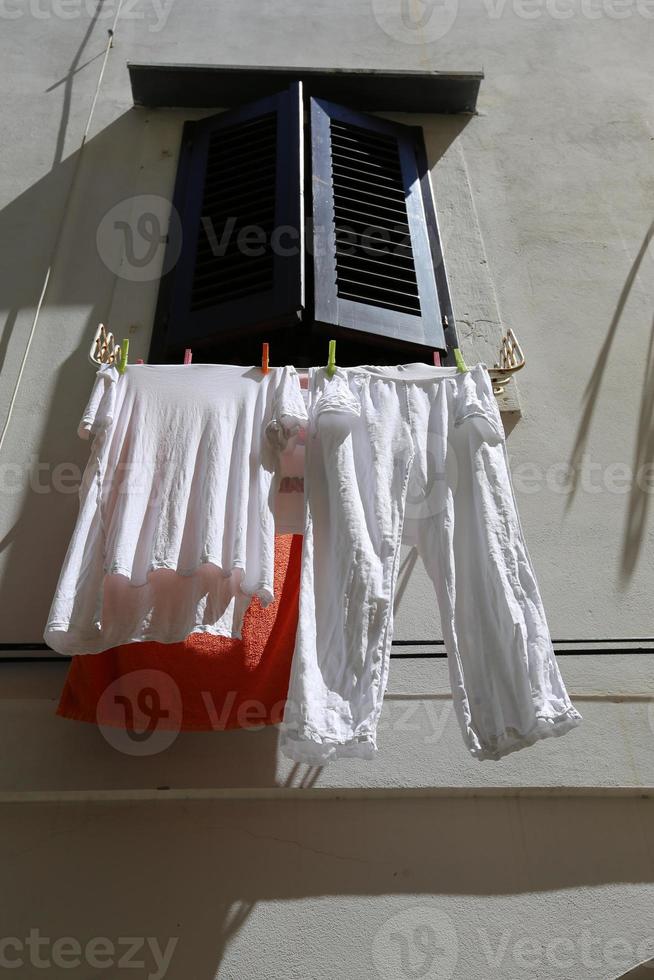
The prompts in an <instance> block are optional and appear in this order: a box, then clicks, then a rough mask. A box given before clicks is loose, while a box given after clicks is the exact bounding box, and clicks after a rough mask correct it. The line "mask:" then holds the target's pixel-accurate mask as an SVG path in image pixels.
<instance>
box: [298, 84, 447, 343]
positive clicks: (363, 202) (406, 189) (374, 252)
mask: <svg viewBox="0 0 654 980" xmlns="http://www.w3.org/2000/svg"><path fill="white" fill-rule="evenodd" d="M311 140H312V161H313V162H312V171H313V174H312V175H313V181H312V194H313V254H314V276H315V320H316V324H317V325H318V326H324V327H328V328H329V329H330V330H333V331H334V332H339V330H340V331H347V332H354V333H356V334H359V335H360V336H367V337H368V338H370V339H371V340H372V339H374V338H377V339H378V340H379V341H381V340H382V339H383V340H385V341H386V342H389V341H390V342H391V343H392V344H398V345H408V346H409V347H412V348H418V349H423V348H427V349H429V350H434V349H440V350H445V349H446V339H445V334H444V329H443V327H444V317H446V316H447V317H448V318H450V319H451V310H450V303H449V293H448V292H447V290H446V283H445V281H444V278H443V276H444V270H443V268H442V262H441V269H440V274H441V279H442V284H443V287H444V289H445V291H446V293H447V295H446V296H445V297H443V294H441V296H440V297H439V288H438V283H437V278H436V268H435V259H436V258H437V251H438V249H437V246H436V243H435V242H433V241H432V240H431V236H430V226H429V225H430V223H429V221H428V217H429V208H430V204H431V206H433V204H432V203H431V202H430V201H429V200H426V199H425V197H424V194H423V190H424V188H423V187H422V186H421V180H422V179H424V177H425V174H424V173H422V172H421V166H420V146H419V143H418V141H417V136H416V131H415V130H414V129H413V128H412V127H408V126H402V125H399V124H398V123H394V122H389V121H387V120H385V119H378V118H376V117H375V116H370V115H367V114H363V113H358V112H354V111H352V110H350V109H346V108H345V107H343V106H338V105H335V104H334V103H331V102H325V101H322V100H320V99H311ZM427 180H428V175H427ZM433 218H434V219H435V215H433ZM432 226H433V228H434V229H435V230H437V225H436V224H435V221H434V222H433V223H432ZM444 300H445V301H444Z"/></svg>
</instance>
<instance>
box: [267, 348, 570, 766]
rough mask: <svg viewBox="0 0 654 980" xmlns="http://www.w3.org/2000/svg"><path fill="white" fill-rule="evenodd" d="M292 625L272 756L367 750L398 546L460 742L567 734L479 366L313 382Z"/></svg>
mask: <svg viewBox="0 0 654 980" xmlns="http://www.w3.org/2000/svg"><path fill="white" fill-rule="evenodd" d="M310 384H311V403H310V429H309V434H308V438H307V450H306V473H305V495H306V509H305V538H304V549H303V556H302V580H301V589H300V617H299V625H298V632H297V638H296V647H295V654H294V658H293V666H292V671H291V682H290V688H289V700H288V703H287V707H286V712H285V715H284V722H283V725H282V740H281V746H282V749H283V751H284V752H285V753H286V754H287V755H289V756H290V757H291V758H293V759H296V760H299V761H306V762H312V763H316V762H326V761H328V760H330V759H333V758H337V757H339V756H359V757H364V758H366V757H369V756H371V755H373V754H374V752H375V750H376V729H377V723H378V720H379V715H380V712H381V707H382V701H383V696H384V691H385V688H386V681H387V677H388V663H389V656H390V644H391V638H392V628H393V624H392V603H393V595H394V589H395V582H396V578H397V569H398V556H399V547H400V542H401V540H402V536H403V535H404V540H405V541H407V542H409V543H413V544H414V545H415V546H416V548H417V549H418V551H419V553H420V555H421V556H422V558H423V561H424V563H425V566H426V568H427V571H428V574H429V575H430V577H431V579H432V581H433V583H434V587H435V591H436V595H437V599H438V605H439V607H440V613H441V622H442V629H443V636H444V640H445V645H446V650H447V653H448V662H449V669H450V677H451V683H452V695H453V699H454V705H455V709H456V713H457V717H458V719H459V722H460V725H461V729H462V732H463V736H464V740H465V742H466V745H467V746H468V748H469V750H470V751H471V753H472V754H473V755H474V756H476V757H477V758H479V759H488V758H492V759H497V758H499V757H501V756H502V755H505V754H506V753H508V752H511V751H514V750H515V749H518V748H521V747H523V746H525V745H530V744H532V743H533V742H534V741H536V740H537V739H540V738H545V737H547V736H550V735H560V734H563V733H564V732H565V731H568V730H569V729H570V728H572V727H574V726H575V725H577V724H579V721H580V720H581V719H580V716H579V714H578V713H577V712H576V710H575V709H574V708H573V706H572V705H571V703H570V700H569V698H568V695H567V693H566V690H565V687H564V685H563V682H562V680H561V676H560V674H559V671H558V667H557V665H556V660H555V658H554V654H553V650H552V644H551V641H550V638H549V632H548V629H547V623H546V620H545V615H544V611H543V606H542V602H541V599H540V595H539V592H538V587H537V584H536V580H535V576H534V572H533V568H532V565H531V562H530V559H529V556H528V553H527V549H526V546H525V543H524V536H523V533H522V529H521V527H520V522H519V518H518V515H517V510H516V506H515V499H514V495H513V490H512V487H511V481H510V476H509V469H508V463H507V456H506V448H505V444H504V437H503V432H502V427H501V421H500V417H499V411H498V409H497V404H496V402H495V398H494V396H493V394H492V389H491V385H490V379H489V377H488V374H487V372H486V371H485V369H484V368H483V367H482V366H479V367H476V368H474V369H473V370H472V371H471V372H469V373H468V374H466V375H458V374H456V372H455V371H452V370H448V369H440V370H439V369H430V368H426V367H425V366H424V365H409V366H407V367H405V368H371V369H349V370H347V371H339V372H338V374H337V375H336V377H335V378H334V379H332V380H331V381H330V380H328V379H327V378H326V377H325V374H324V372H323V371H322V370H316V371H314V372H312V377H311V381H310Z"/></svg>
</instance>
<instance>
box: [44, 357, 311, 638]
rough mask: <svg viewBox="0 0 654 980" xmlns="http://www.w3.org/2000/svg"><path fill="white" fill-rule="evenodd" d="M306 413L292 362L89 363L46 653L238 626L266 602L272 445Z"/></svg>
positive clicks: (287, 439)
mask: <svg viewBox="0 0 654 980" xmlns="http://www.w3.org/2000/svg"><path fill="white" fill-rule="evenodd" d="M305 422H306V408H305V404H304V400H303V397H302V392H301V389H300V384H299V379H298V376H297V373H296V371H295V369H294V368H292V367H278V368H271V369H270V372H269V373H268V374H263V373H262V371H261V370H260V368H257V367H240V366H232V365H217V364H193V365H168V364H166V365H146V364H143V365H130V366H128V368H127V370H126V372H125V374H124V375H122V376H121V375H119V374H118V372H117V370H116V369H115V368H114V367H102V368H100V370H99V371H98V374H97V379H96V382H95V385H94V387H93V391H92V393H91V398H90V400H89V403H88V405H87V408H86V411H85V412H84V415H83V417H82V420H81V423H80V428H79V433H80V435H81V436H82V437H86V438H88V437H89V435H92V436H93V437H94V438H93V444H92V449H91V458H90V460H89V463H88V466H87V468H86V470H85V473H84V477H83V480H82V486H81V488H80V511H79V516H78V520H77V525H76V527H75V530H74V532H73V537H72V540H71V543H70V546H69V549H68V553H67V555H66V558H65V561H64V566H63V569H62V572H61V576H60V579H59V584H58V586H57V590H56V593H55V597H54V601H53V603H52V608H51V610H50V616H49V619H48V624H47V626H46V630H45V640H46V642H47V643H48V644H49V645H50V646H51V647H52V648H53V649H54V650H57V651H58V652H60V653H66V654H68V653H73V654H78V653H98V652H100V651H101V650H106V649H108V648H109V647H112V646H116V645H118V644H120V643H132V642H138V641H143V640H156V641H159V642H162V643H174V642H178V641H181V640H183V639H184V638H185V637H186V636H188V634H189V633H192V632H208V633H213V634H215V635H221V636H236V637H238V636H239V635H240V627H241V622H242V618H243V614H244V612H245V609H246V608H247V605H248V603H249V601H250V599H251V597H252V596H253V595H258V596H259V598H260V599H261V601H262V603H263V604H264V605H267V604H268V603H270V602H271V601H272V599H273V582H274V535H275V523H274V497H275V490H276V482H277V479H276V478H277V475H278V468H279V467H278V463H279V454H280V452H281V451H285V450H287V449H290V447H291V446H292V442H293V437H294V436H295V434H296V433H297V431H298V429H299V427H300V426H301V425H303V424H304V423H305Z"/></svg>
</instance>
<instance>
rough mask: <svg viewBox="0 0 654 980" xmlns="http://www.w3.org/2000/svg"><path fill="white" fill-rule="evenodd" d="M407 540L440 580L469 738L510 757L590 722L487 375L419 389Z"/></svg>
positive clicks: (414, 404) (455, 688) (414, 402)
mask: <svg viewBox="0 0 654 980" xmlns="http://www.w3.org/2000/svg"><path fill="white" fill-rule="evenodd" d="M409 405H410V411H411V417H412V432H413V434H414V440H415V446H416V458H415V460H414V464H413V467H412V473H411V482H410V487H409V496H408V501H407V514H406V520H405V525H404V526H405V540H407V541H410V542H411V543H414V544H415V546H416V548H417V550H418V552H419V554H420V555H421V557H422V559H423V562H424V564H425V567H426V569H427V572H428V574H429V576H430V578H431V579H432V582H433V583H434V587H435V590H436V595H437V599H438V605H439V608H440V614H441V625H442V629H443V638H444V640H445V647H446V650H447V655H448V665H449V672H450V680H451V686H452V696H453V699H454V707H455V710H456V714H457V718H458V720H459V724H460V726H461V730H462V733H463V738H464V741H465V743H466V745H467V747H468V749H469V750H470V752H471V753H472V754H473V755H474V756H475V757H476V758H478V759H499V758H500V757H502V756H504V755H506V754H507V753H509V752H512V751H515V750H516V749H520V748H523V747H524V746H527V745H531V744H532V743H533V742H535V741H537V740H538V739H541V738H546V737H548V736H552V735H562V734H564V733H565V732H567V731H569V730H570V729H571V728H573V727H575V726H576V725H578V724H579V722H580V721H581V717H580V715H579V714H578V712H577V711H576V710H575V708H574V707H573V706H572V704H571V702H570V699H569V697H568V694H567V692H566V690H565V687H564V684H563V681H562V679H561V675H560V673H559V669H558V666H557V663H556V659H555V656H554V651H553V648H552V642H551V640H550V635H549V630H548V627H547V622H546V619H545V612H544V610H543V604H542V601H541V598H540V594H539V591H538V585H537V582H536V577H535V574H534V569H533V566H532V564H531V560H530V558H529V554H528V552H527V547H526V544H525V540H524V535H523V532H522V527H521V525H520V519H519V517H518V512H517V508H516V502H515V497H514V493H513V487H512V484H511V477H510V473H509V466H508V459H507V453H506V445H505V441H504V433H503V429H502V423H501V419H500V414H499V410H498V408H497V403H496V400H495V397H494V395H493V392H492V386H491V382H490V378H489V376H488V373H487V371H486V370H485V369H484V367H483V366H478V367H475V368H473V370H472V371H470V372H469V374H467V375H458V376H457V378H456V381H455V382H454V384H452V383H449V384H447V385H443V384H442V383H438V384H433V385H424V384H414V385H411V386H409Z"/></svg>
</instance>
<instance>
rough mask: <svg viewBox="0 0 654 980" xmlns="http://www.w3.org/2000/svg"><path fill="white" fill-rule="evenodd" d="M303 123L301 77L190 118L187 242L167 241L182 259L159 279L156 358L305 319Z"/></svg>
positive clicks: (177, 200) (180, 207) (184, 215)
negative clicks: (252, 99)
mask: <svg viewBox="0 0 654 980" xmlns="http://www.w3.org/2000/svg"><path fill="white" fill-rule="evenodd" d="M302 128H303V124H302V101H301V85H300V84H299V83H296V84H294V85H293V86H292V87H291V88H290V89H289V90H288V91H286V92H282V93H280V94H278V95H273V96H270V97H269V98H265V99H262V100H260V101H258V102H255V103H252V104H250V105H247V106H241V107H239V108H238V109H235V110H233V111H230V112H224V113H220V114H218V115H215V116H211V117H209V118H207V119H202V120H200V121H199V122H193V123H187V124H186V126H185V129H184V135H183V141H182V149H181V154H180V161H179V167H178V172H177V182H176V186H175V196H174V201H173V205H174V207H175V208H176V209H177V211H178V214H179V217H180V222H179V226H180V228H181V235H182V241H181V243H180V242H179V241H175V240H170V241H169V243H168V248H169V249H172V251H173V255H177V254H178V253H179V258H178V260H177V261H176V263H175V264H174V266H173V268H172V270H171V271H170V272H169V273H168V274H167V275H166V276H165V277H164V280H163V281H162V285H161V289H160V294H159V302H158V307H157V315H156V320H155V330H154V335H153V343H152V349H151V353H150V356H151V359H152V360H165V359H166V356H167V355H168V354H171V353H173V352H176V351H179V350H181V349H183V348H184V347H188V346H202V345H203V344H206V345H213V346H216V345H219V344H220V342H221V341H222V340H223V339H224V340H229V339H230V338H233V337H235V336H238V335H239V334H242V332H243V331H244V330H245V331H255V330H263V329H266V330H270V329H274V328H275V327H277V326H284V325H287V324H288V323H291V322H295V321H297V320H298V318H299V316H300V312H301V310H302V308H303V306H304V294H303V289H304V277H303V261H304V242H303V234H304V230H303V214H302V186H301V175H302V154H303V140H302ZM172 229H173V224H172V223H171V235H172V233H173V232H172ZM248 229H249V231H248ZM246 232H247V235H246ZM245 235H246V237H243V236H245ZM166 264H167V263H166Z"/></svg>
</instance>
